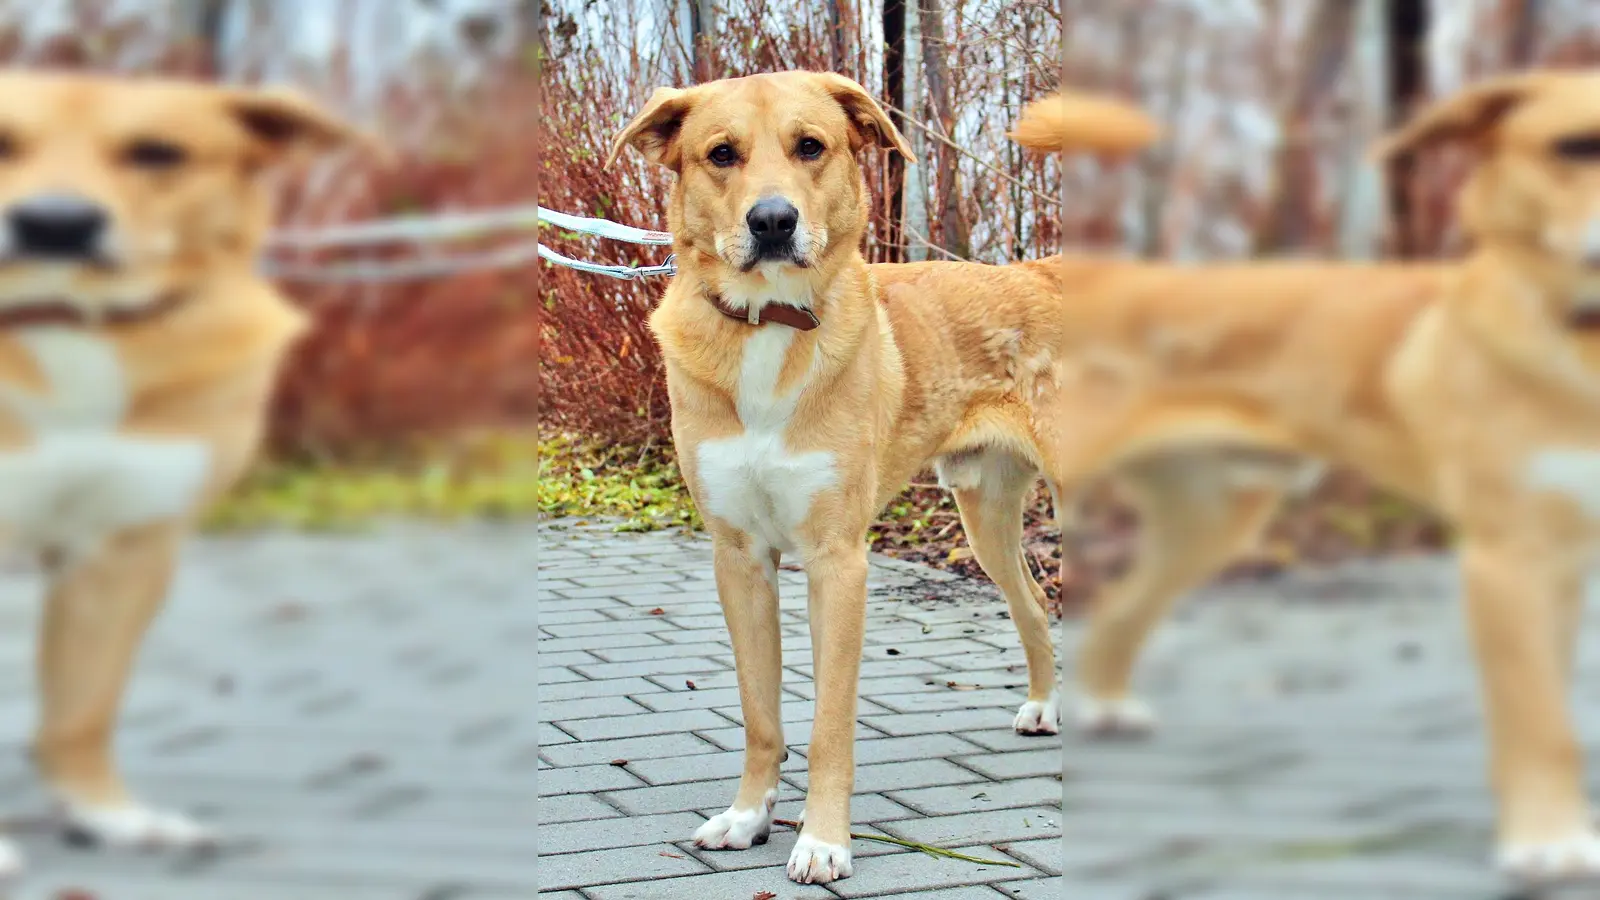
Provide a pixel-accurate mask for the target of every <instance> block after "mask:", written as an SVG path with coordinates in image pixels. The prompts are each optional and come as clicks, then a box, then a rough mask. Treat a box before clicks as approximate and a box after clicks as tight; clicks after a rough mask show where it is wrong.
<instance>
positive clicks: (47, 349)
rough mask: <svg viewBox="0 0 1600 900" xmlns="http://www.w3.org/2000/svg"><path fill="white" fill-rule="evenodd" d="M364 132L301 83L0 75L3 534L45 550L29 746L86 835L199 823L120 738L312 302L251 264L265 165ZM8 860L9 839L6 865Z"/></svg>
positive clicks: (117, 842) (188, 831) (195, 840)
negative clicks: (150, 778)
mask: <svg viewBox="0 0 1600 900" xmlns="http://www.w3.org/2000/svg"><path fill="white" fill-rule="evenodd" d="M352 137H354V135H353V133H352V132H351V131H349V130H348V129H347V128H346V127H345V126H344V125H343V124H341V123H340V122H339V121H337V120H336V119H334V118H332V117H330V116H329V115H327V114H325V113H324V112H322V111H320V110H318V109H317V108H316V107H314V106H313V105H311V104H310V103H308V102H307V101H305V100H303V99H300V98H299V97H298V96H296V95H293V94H287V93H279V92H268V91H254V90H245V89H231V88H221V87H211V86H204V85H198V84H188V83H182V82H174V81H156V80H148V81H141V80H129V79H113V78H97V77H90V76H75V75H64V74H43V73H25V72H8V73H5V74H0V541H3V542H4V544H5V545H6V546H7V547H9V548H12V549H16V550H20V551H21V552H24V553H26V554H29V555H31V556H33V557H34V558H36V559H38V560H39V561H40V562H41V563H42V564H43V567H44V571H45V575H46V580H47V591H48V596H47V598H46V601H45V608H44V614H43V626H42V633H41V635H40V644H39V649H38V683H39V691H40V709H39V724H38V729H37V734H36V735H35V738H34V741H33V755H34V759H35V761H36V763H37V765H38V768H39V770H40V772H41V773H42V775H43V777H44V779H45V781H46V782H47V783H48V785H49V787H50V789H51V791H52V792H53V794H54V795H55V796H56V797H57V798H58V799H59V801H60V802H61V804H62V805H63V807H64V809H65V814H66V817H67V821H68V825H69V827H70V828H71V829H73V830H74V831H76V832H77V833H79V834H81V835H82V836H84V837H86V838H88V839H90V840H93V841H96V842H98V843H102V844H107V845H113V846H170V847H193V846H196V845H202V844H205V843H207V842H209V841H210V840H211V836H210V834H209V832H208V831H207V830H206V829H205V828H204V827H202V826H201V825H199V824H197V823H196V822H194V821H192V820H190V819H189V818H187V817H185V816H183V815H180V814H178V813H174V812H163V811H160V810H157V809H154V808H152V807H149V806H146V805H144V804H142V803H140V802H138V801H137V800H135V799H134V797H133V796H132V795H131V794H130V793H129V791H128V790H127V789H126V788H125V787H124V786H123V783H122V781H121V779H120V777H119V775H118V773H117V770H116V766H115V763H114V760H113V753H112V733H113V730H114V724H115V721H116V718H117V712H118V707H119V704H120V702H121V698H122V694H123V688H124V685H125V683H126V681H127V678H128V675H129V670H130V668H131V665H132V663H133V660H134V657H135V655H136V653H137V651H138V648H139V645H140V642H141V639H142V636H143V635H144V632H145V629H146V626H147V625H148V624H149V622H150V621H151V619H152V618H153V617H154V615H155V614H156V612H157V610H158V609H159V608H160V606H161V605H162V601H163V600H164V599H165V597H166V595H167V591H168V586H169V583H170V581H171V578H172V574H173V569H174V566H175V562H176V558H177V553H178V547H179V543H180V541H181V539H182V538H183V537H184V535H185V533H186V532H187V531H189V530H190V528H191V527H192V525H193V523H194V520H195V518H196V515H197V514H198V512H199V511H200V510H202V509H203V508H204V507H205V505H206V504H207V502H208V501H210V500H212V499H213V498H215V497H216V496H217V495H218V494H219V492H221V491H222V490H224V489H225V488H226V487H228V486H229V485H230V484H231V483H232V482H233V481H234V480H235V479H237V477H238V476H239V475H240V474H241V472H242V471H243V470H244V468H245V466H246V464H247V463H248V461H249V460H250V459H251V457H252V455H253V454H254V453H255V451H256V448H257V444H258V443H259V440H260V437H261V433H262V428H263V424H264V419H265V414H266V405H267V402H268V399H269V393H270V390H271V387H272V384H273V381H274V377H275V374H276V370H277V367H278V365H279V360H280V359H281V358H282V356H283V354H284V352H285V351H286V349H287V348H288V347H289V346H290V344H291V342H292V340H293V339H294V338H295V336H296V335H297V334H299V333H300V332H301V330H302V328H303V325H302V317H301V316H300V314H299V313H297V312H296V311H294V310H293V309H292V308H291V307H290V306H289V305H288V304H287V303H286V302H285V301H284V299H283V298H282V297H280V296H279V295H278V294H277V293H276V292H275V291H274V290H273V288H272V287H271V286H270V285H269V284H267V283H266V282H265V281H263V280H262V279H261V278H260V277H259V276H258V275H257V274H256V257H257V253H258V251H259V249H260V248H261V245H262V242H263V240H264V238H265V237H266V235H267V232H268V227H269V225H270V214H271V212H270V208H269V198H268V195H267V189H266V186H265V185H264V184H263V183H262V175H263V173H264V171H265V170H267V169H269V168H271V167H272V166H274V165H275V164H277V163H280V162H282V161H284V160H285V158H286V157H289V156H291V155H294V154H298V153H300V152H301V151H304V150H312V149H321V148H331V147H332V146H334V145H337V144H341V143H344V142H345V141H347V140H349V139H351V138H352ZM20 867H21V859H20V857H19V856H18V854H17V852H16V850H15V848H14V847H12V846H10V845H8V844H3V843H0V875H10V874H14V873H15V872H16V871H18V870H19V869H20Z"/></svg>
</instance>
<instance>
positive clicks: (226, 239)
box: [0, 72, 356, 312]
mask: <svg viewBox="0 0 1600 900" xmlns="http://www.w3.org/2000/svg"><path fill="white" fill-rule="evenodd" d="M355 136H356V135H355V134H354V133H353V132H352V131H351V130H350V129H348V128H347V127H346V126H345V125H343V124H342V123H341V122H339V121H338V120H337V119H335V118H333V117H331V116H330V115H328V114H327V113H325V112H323V111H321V110H319V109H318V108H317V107H316V106H314V105H312V104H311V103H310V102H309V101H307V100H305V99H303V98H301V97H300V96H298V95H296V94H293V93H290V92H283V91H275V90H249V89H242V88H229V87H220V86H208V85H203V84H197V83H187V82H180V81H165V80H153V79H151V80H127V79H115V78H102V77H94V76H78V75H64V74H45V73H25V72H8V73H3V74H0V309H3V308H5V307H7V306H12V305H20V304H27V303H31V302H37V301H40V300H49V301H65V302H69V303H72V304H74V305H77V306H79V307H80V308H83V309H84V310H85V311H86V312H104V311H108V310H136V309H138V308H139V307H141V306H144V305H147V304H151V303H154V302H155V301H157V300H159V299H161V298H163V297H166V296H170V295H173V294H175V293H179V292H182V291H184V290H185V289H186V288H188V287H190V286H192V285H193V284H195V283H196V282H197V281H198V280H199V279H202V278H204V277H206V276H207V275H208V274H209V273H211V272H213V271H215V270H216V269H217V267H218V266H241V265H242V266H250V265H253V259H254V256H255V254H256V252H257V251H258V250H259V248H260V245H261V243H262V240H263V239H264V237H265V236H266V233H267V229H268V227H269V225H270V209H269V200H268V190H267V186H266V185H265V184H263V183H262V182H263V179H262V178H261V175H262V173H263V172H264V170H266V169H268V168H270V167H272V166H273V165H274V164H276V163H278V162H280V161H283V160H284V159H285V158H286V157H288V156H290V155H293V154H295V153H297V152H298V151H301V150H308V149H318V148H325V147H330V146H332V145H335V144H339V143H342V142H344V141H346V140H349V139H352V138H354V137H355Z"/></svg>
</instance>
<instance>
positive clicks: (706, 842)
mask: <svg viewBox="0 0 1600 900" xmlns="http://www.w3.org/2000/svg"><path fill="white" fill-rule="evenodd" d="M776 805H778V792H777V791H776V790H772V791H767V797H766V802H764V803H762V804H761V805H760V806H759V807H757V808H755V809H735V808H733V807H731V806H730V807H728V809H727V810H725V811H723V812H719V813H717V814H716V815H714V816H712V817H711V818H709V819H707V820H706V822H705V824H704V825H701V826H700V827H699V828H696V829H695V831H694V845H695V846H696V847H701V848H703V849H706V850H748V849H750V846H751V845H752V844H765V843H766V842H767V835H768V834H771V833H772V808H773V807H774V806H776Z"/></svg>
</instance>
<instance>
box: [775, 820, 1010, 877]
mask: <svg viewBox="0 0 1600 900" xmlns="http://www.w3.org/2000/svg"><path fill="white" fill-rule="evenodd" d="M772 824H774V825H783V826H786V827H788V828H793V829H795V830H796V831H798V830H799V829H800V823H798V822H795V821H793V820H791V819H773V820H772ZM850 837H852V838H854V839H855V840H858V841H877V842H878V843H880V844H894V845H895V846H898V847H906V848H908V849H911V850H915V851H917V852H918V853H926V854H928V855H929V856H944V857H948V858H950V859H959V860H964V861H966V862H970V863H978V864H979V865H984V866H1010V867H1011V868H1013V869H1020V868H1022V863H1019V862H1011V861H1010V860H1001V859H984V858H983V857H981V856H968V855H966V854H965V853H957V852H956V851H954V850H946V849H944V848H943V847H935V846H933V845H932V844H919V843H917V842H916V841H906V840H901V839H900V838H897V837H888V836H887V835H882V834H857V833H856V832H854V831H852V832H850Z"/></svg>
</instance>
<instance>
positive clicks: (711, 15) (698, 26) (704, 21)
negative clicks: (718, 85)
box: [689, 0, 717, 83]
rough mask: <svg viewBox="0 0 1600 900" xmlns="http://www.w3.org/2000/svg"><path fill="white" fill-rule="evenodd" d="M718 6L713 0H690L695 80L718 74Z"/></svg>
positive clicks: (710, 77) (711, 77)
mask: <svg viewBox="0 0 1600 900" xmlns="http://www.w3.org/2000/svg"><path fill="white" fill-rule="evenodd" d="M716 36H717V7H716V4H715V3H714V2H713V0H689V39H690V47H691V48H692V51H691V52H693V54H694V80H695V82H696V83H700V82H706V81H711V80H712V79H713V78H715V77H716V76H715V75H714V74H713V73H714V72H715V71H716V62H715V57H716Z"/></svg>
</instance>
